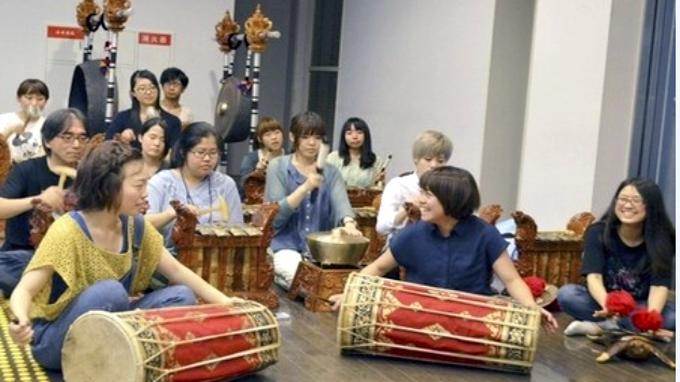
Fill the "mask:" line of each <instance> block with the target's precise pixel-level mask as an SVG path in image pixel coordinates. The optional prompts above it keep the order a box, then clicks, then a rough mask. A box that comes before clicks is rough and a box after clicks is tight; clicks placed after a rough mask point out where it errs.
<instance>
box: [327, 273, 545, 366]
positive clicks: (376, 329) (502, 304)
mask: <svg viewBox="0 0 680 382" xmlns="http://www.w3.org/2000/svg"><path fill="white" fill-rule="evenodd" d="M540 323H541V313H540V311H539V309H538V308H537V307H534V308H529V307H524V306H521V305H518V304H516V303H514V302H512V301H510V300H507V299H503V298H500V297H491V296H482V295H477V294H471V293H464V292H459V291H455V290H447V289H441V288H434V287H428V286H424V285H417V284H412V283H406V282H401V281H394V280H389V279H384V278H380V277H374V276H367V275H361V274H357V273H353V274H351V275H350V276H349V278H348V280H347V283H346V284H345V292H344V296H343V301H342V307H341V308H340V313H339V316H338V343H339V344H340V347H341V349H342V352H343V353H344V354H350V353H361V354H371V355H381V356H390V357H397V358H405V359H414V360H419V361H427V362H436V363H446V364H456V365H464V366H471V367H479V368H487V369H497V370H501V371H509V372H520V373H528V372H529V371H530V370H531V366H532V364H533V361H534V356H535V354H536V345H537V343H538V330H539V329H538V328H539V326H540Z"/></svg>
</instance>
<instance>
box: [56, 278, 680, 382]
mask: <svg viewBox="0 0 680 382" xmlns="http://www.w3.org/2000/svg"><path fill="white" fill-rule="evenodd" d="M278 293H279V296H280V302H281V307H280V308H279V309H278V311H277V312H276V313H277V317H278V318H279V324H280V327H281V333H282V336H283V340H282V346H281V349H280V352H279V362H278V363H277V364H275V365H273V366H271V367H269V368H267V369H265V370H262V371H260V372H259V373H257V374H254V375H251V376H247V377H244V378H242V379H239V381H242V382H245V381H249V382H250V381H252V382H256V381H291V382H292V381H295V382H318V381H351V382H361V381H367V382H368V381H370V382H380V381H400V382H402V381H403V382H437V381H442V382H443V381H452V380H455V381H473V382H481V381H484V382H487V381H530V380H531V381H550V382H559V381H616V382H623V381H650V380H654V381H658V382H662V381H675V372H674V371H673V370H671V369H669V368H667V367H666V366H665V365H663V364H662V363H661V362H659V361H658V360H656V359H650V360H648V361H646V362H642V363H636V362H632V361H627V360H620V359H617V358H616V359H614V360H612V361H610V363H608V364H598V363H596V362H595V357H596V355H597V354H599V350H600V347H599V346H598V345H595V344H592V343H591V342H590V341H588V340H587V339H585V338H582V337H579V338H577V337H565V336H563V335H562V333H561V331H560V332H559V333H555V334H547V333H545V332H542V333H541V338H540V341H539V348H538V352H537V356H536V359H535V362H534V367H533V370H532V373H531V374H530V375H516V374H508V373H502V372H497V371H487V370H480V369H473V368H466V367H458V366H442V365H434V364H427V363H419V362H412V361H405V360H397V359H391V358H381V357H370V356H341V355H340V354H339V350H338V347H337V345H336V338H335V335H336V318H337V315H336V313H312V312H309V311H307V310H305V308H304V306H303V303H302V301H290V300H288V298H286V297H285V295H284V294H283V293H282V292H281V291H280V290H278ZM556 317H557V319H558V321H559V322H560V325H561V326H562V328H564V326H565V325H566V323H568V322H569V319H568V318H567V317H566V316H565V315H564V314H563V313H558V314H557V315H556ZM664 350H665V351H667V352H668V354H670V355H671V356H672V357H673V358H675V344H674V343H673V344H668V345H664ZM50 378H51V380H52V381H62V378H61V376H60V375H57V374H50Z"/></svg>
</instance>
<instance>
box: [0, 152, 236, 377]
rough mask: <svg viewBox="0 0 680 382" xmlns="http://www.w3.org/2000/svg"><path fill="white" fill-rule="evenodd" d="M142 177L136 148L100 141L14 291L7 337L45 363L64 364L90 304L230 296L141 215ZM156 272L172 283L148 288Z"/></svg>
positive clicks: (157, 304) (123, 305) (113, 306)
mask: <svg viewBox="0 0 680 382" xmlns="http://www.w3.org/2000/svg"><path fill="white" fill-rule="evenodd" d="M147 178H148V177H147V176H146V175H145V173H144V162H143V160H142V155H141V153H140V152H139V151H138V150H136V149H132V148H130V146H128V145H126V144H123V143H119V142H105V143H102V144H101V145H100V146H99V147H97V148H96V149H95V150H94V151H93V152H92V153H91V154H90V155H89V156H88V157H86V158H85V159H84V160H83V162H82V163H81V164H80V167H79V168H78V176H77V177H76V180H75V182H74V189H75V192H76V194H77V195H78V210H76V211H72V212H70V213H68V214H66V215H64V216H62V217H60V218H59V219H57V220H56V221H55V222H54V223H53V224H52V226H51V227H50V229H49V230H48V231H47V234H46V235H45V237H44V238H43V240H42V242H41V243H40V245H39V247H38V249H37V251H36V253H35V255H34V257H33V259H32V260H31V262H30V264H29V265H28V267H27V268H26V271H25V272H24V275H23V276H22V278H21V281H20V282H19V284H18V285H17V287H16V289H15V290H14V292H13V293H12V297H11V299H10V307H11V310H12V313H13V314H14V316H15V320H13V322H12V324H10V328H9V329H10V334H11V336H12V339H13V340H14V341H15V342H16V343H18V344H20V345H24V344H28V343H31V344H32V348H31V350H32V352H33V356H34V358H35V359H36V360H37V361H38V362H39V363H40V364H41V365H42V366H43V367H45V368H48V369H60V368H61V348H62V345H63V342H64V337H65V336H66V332H67V330H68V328H69V326H70V325H71V323H73V321H75V320H76V319H77V318H78V317H79V316H81V315H82V314H84V313H86V312H88V311H91V310H105V311H110V312H119V311H126V310H132V309H151V308H161V307H167V306H176V305H192V304H195V303H196V297H195V295H194V293H195V294H196V295H198V296H199V297H200V298H202V299H203V300H205V301H206V302H208V303H228V302H229V301H231V300H232V299H231V298H229V297H227V296H225V295H224V294H222V293H221V292H220V291H218V290H217V289H215V288H213V287H212V286H210V284H208V283H207V282H205V281H204V280H203V279H201V278H200V277H199V276H197V275H196V274H195V273H193V272H192V271H191V270H189V269H188V268H186V267H184V266H183V265H182V264H180V263H179V262H178V261H177V260H175V258H174V257H172V256H171V255H170V254H169V253H168V252H167V250H165V249H164V248H163V238H162V236H161V235H160V234H159V233H158V231H156V230H155V229H154V228H153V226H151V225H150V224H149V223H146V222H145V221H144V219H143V217H142V216H141V215H140V214H139V211H140V210H141V208H143V207H144V206H145V203H146V195H147V191H146V183H147ZM155 271H159V272H160V273H161V274H163V275H164V276H165V277H167V278H168V280H169V283H170V284H171V286H169V287H167V288H164V289H160V290H156V291H153V292H151V293H148V294H146V295H142V293H143V292H144V291H145V290H147V289H148V287H149V282H150V280H151V276H152V274H153V273H154V272H155Z"/></svg>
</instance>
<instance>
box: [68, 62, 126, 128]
mask: <svg viewBox="0 0 680 382" xmlns="http://www.w3.org/2000/svg"><path fill="white" fill-rule="evenodd" d="M101 63H102V60H92V61H86V62H83V63H82V64H80V65H78V66H76V68H75V69H74V70H73V78H72V80H71V92H70V93H69V96H68V107H74V108H76V109H78V110H80V111H82V112H83V114H85V116H86V117H87V130H88V133H89V134H90V136H93V135H95V134H97V133H103V132H105V131H106V124H105V123H104V117H105V116H106V92H107V90H106V86H107V81H106V70H105V68H102V66H101ZM117 90H118V89H114V94H115V96H114V101H113V105H114V107H113V113H114V114H115V113H116V110H117V106H118V94H117V93H118V91H117Z"/></svg>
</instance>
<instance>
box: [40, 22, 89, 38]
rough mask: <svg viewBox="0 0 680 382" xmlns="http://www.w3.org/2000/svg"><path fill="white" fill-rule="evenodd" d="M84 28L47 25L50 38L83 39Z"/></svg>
mask: <svg viewBox="0 0 680 382" xmlns="http://www.w3.org/2000/svg"><path fill="white" fill-rule="evenodd" d="M83 36H84V34H83V30H82V29H80V28H79V27H64V26H59V25H48V26H47V37H48V38H66V39H70V40H81V39H82V38H83Z"/></svg>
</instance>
